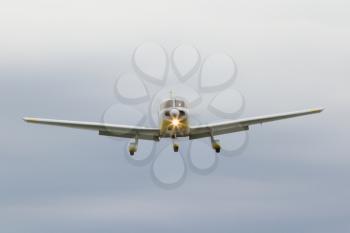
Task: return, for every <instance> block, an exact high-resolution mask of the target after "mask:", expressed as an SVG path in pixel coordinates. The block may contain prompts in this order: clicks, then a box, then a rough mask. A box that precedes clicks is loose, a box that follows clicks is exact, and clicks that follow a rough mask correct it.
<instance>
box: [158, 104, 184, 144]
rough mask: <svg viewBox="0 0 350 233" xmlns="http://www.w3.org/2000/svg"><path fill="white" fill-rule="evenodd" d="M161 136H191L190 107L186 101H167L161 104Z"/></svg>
mask: <svg viewBox="0 0 350 233" xmlns="http://www.w3.org/2000/svg"><path fill="white" fill-rule="evenodd" d="M159 119H160V135H161V136H162V137H172V138H176V137H187V136H188V135H189V106H188V104H187V103H186V101H184V100H180V99H177V98H173V99H167V100H165V101H163V102H162V103H161V104H160V111H159Z"/></svg>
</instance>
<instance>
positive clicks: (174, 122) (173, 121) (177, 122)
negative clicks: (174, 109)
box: [171, 118, 180, 127]
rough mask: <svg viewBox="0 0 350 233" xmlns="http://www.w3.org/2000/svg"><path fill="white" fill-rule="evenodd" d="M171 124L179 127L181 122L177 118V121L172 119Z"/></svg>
mask: <svg viewBox="0 0 350 233" xmlns="http://www.w3.org/2000/svg"><path fill="white" fill-rule="evenodd" d="M171 124H172V125H173V126H175V127H177V126H179V124H180V121H179V119H177V118H175V119H172V120H171Z"/></svg>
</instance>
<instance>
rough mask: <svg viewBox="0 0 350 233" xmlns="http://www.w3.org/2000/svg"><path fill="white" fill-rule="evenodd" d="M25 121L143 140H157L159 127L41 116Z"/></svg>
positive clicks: (28, 118) (26, 118) (27, 118)
mask: <svg viewBox="0 0 350 233" xmlns="http://www.w3.org/2000/svg"><path fill="white" fill-rule="evenodd" d="M23 119H24V120H25V121H26V122H29V123H34V124H44V125H54V126H63V127H69V128H77V129H87V130H95V131H98V132H99V134H100V135H105V136H114V137H122V138H136V137H137V138H139V139H144V140H154V141H159V129H157V128H146V127H137V126H128V125H114V124H104V123H98V122H83V121H66V120H55V119H42V118H31V117H25V118H23Z"/></svg>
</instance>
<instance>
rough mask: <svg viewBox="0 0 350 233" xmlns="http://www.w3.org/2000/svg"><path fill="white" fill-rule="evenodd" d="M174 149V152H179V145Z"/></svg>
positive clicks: (174, 145)
mask: <svg viewBox="0 0 350 233" xmlns="http://www.w3.org/2000/svg"><path fill="white" fill-rule="evenodd" d="M173 149H174V152H179V144H176V143H174V144H173Z"/></svg>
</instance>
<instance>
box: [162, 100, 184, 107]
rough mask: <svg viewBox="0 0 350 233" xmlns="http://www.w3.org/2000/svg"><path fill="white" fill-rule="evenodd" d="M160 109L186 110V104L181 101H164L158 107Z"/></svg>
mask: <svg viewBox="0 0 350 233" xmlns="http://www.w3.org/2000/svg"><path fill="white" fill-rule="evenodd" d="M160 107H161V108H162V109H164V108H171V107H179V108H187V104H186V102H185V101H183V100H178V99H175V100H166V101H164V102H163V103H162V104H161V105H160Z"/></svg>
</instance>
